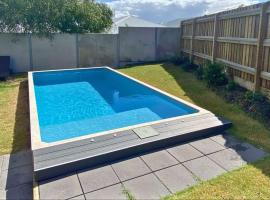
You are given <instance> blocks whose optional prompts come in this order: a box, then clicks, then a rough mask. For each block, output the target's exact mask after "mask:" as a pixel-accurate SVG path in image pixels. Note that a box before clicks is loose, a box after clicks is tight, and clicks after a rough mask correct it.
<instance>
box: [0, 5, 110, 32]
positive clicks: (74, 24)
mask: <svg viewBox="0 0 270 200" xmlns="http://www.w3.org/2000/svg"><path fill="white" fill-rule="evenodd" d="M111 25H112V11H111V9H110V8H108V6H106V5H105V4H102V3H97V2H95V1H93V0H84V1H82V0H0V32H15V33H18V32H22V33H36V34H42V35H49V34H51V33H89V32H96V33H98V32H103V31H105V30H106V29H108V28H110V26H111Z"/></svg>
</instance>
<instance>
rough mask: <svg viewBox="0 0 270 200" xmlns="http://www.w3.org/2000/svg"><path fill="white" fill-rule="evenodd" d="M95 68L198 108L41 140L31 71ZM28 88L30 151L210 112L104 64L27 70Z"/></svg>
mask: <svg viewBox="0 0 270 200" xmlns="http://www.w3.org/2000/svg"><path fill="white" fill-rule="evenodd" d="M97 68H106V69H109V70H111V71H113V72H115V73H118V74H120V75H122V76H124V77H126V78H129V79H131V80H133V81H135V82H137V83H139V84H142V85H144V86H145V87H147V88H150V89H152V90H154V91H156V92H159V93H161V94H163V95H165V96H167V97H170V98H172V99H174V100H176V101H178V102H180V103H183V104H185V105H187V106H190V107H192V108H194V109H196V110H198V112H197V113H193V114H187V115H183V116H178V117H173V118H168V119H162V120H158V121H153V122H148V123H142V124H137V125H133V126H127V127H123V128H119V129H113V130H110V131H103V132H99V133H94V134H90V135H85V136H80V137H76V138H71V139H66V140H63V141H57V142H51V143H46V142H43V141H42V140H41V136H40V128H39V121H38V113H37V105H36V97H35V91H34V81H33V73H35V72H39V73H44V72H50V71H70V70H91V69H97ZM28 85H29V86H28V88H29V109H30V132H31V149H32V151H34V150H39V149H42V148H47V147H52V146H57V145H63V144H67V143H71V142H75V141H80V140H84V139H90V138H94V137H98V136H103V135H108V134H114V133H119V132H121V131H127V130H132V129H135V128H139V127H143V126H150V125H155V124H159V123H166V122H170V121H174V120H178V119H182V120H184V119H185V118H187V117H192V116H199V115H203V114H207V113H209V114H210V113H211V112H210V111H207V110H205V109H203V108H201V107H199V106H196V105H194V104H192V103H190V102H187V101H185V100H183V99H180V98H178V97H176V96H174V95H171V94H169V93H167V92H164V91H162V90H160V89H158V88H156V87H154V86H151V85H149V84H147V83H144V82H142V81H140V80H138V79H135V78H133V77H130V76H128V75H126V74H124V73H122V72H119V71H117V70H114V69H112V68H110V67H107V66H104V67H88V68H73V69H61V70H46V71H31V72H28Z"/></svg>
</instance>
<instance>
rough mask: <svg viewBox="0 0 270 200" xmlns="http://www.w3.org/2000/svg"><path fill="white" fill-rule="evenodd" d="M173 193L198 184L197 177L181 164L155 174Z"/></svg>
mask: <svg viewBox="0 0 270 200" xmlns="http://www.w3.org/2000/svg"><path fill="white" fill-rule="evenodd" d="M155 174H156V175H157V176H158V178H159V179H160V180H161V182H162V183H164V184H165V185H166V186H167V188H169V190H170V191H171V192H172V193H175V192H178V191H181V190H183V189H185V188H188V187H190V186H192V185H194V184H196V183H197V180H196V179H195V177H194V176H193V175H192V174H191V173H190V172H189V171H188V170H187V169H186V168H185V167H184V166H183V165H181V164H179V165H175V166H172V167H169V168H166V169H163V170H160V171H157V172H155Z"/></svg>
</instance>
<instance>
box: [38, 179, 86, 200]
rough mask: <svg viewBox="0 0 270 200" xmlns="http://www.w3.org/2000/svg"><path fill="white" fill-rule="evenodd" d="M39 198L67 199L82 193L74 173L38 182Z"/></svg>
mask: <svg viewBox="0 0 270 200" xmlns="http://www.w3.org/2000/svg"><path fill="white" fill-rule="evenodd" d="M39 194H40V199H69V198H72V197H75V196H79V195H81V194H83V191H82V189H81V186H80V182H79V179H78V177H77V175H76V174H74V175H70V176H66V177H59V178H58V179H51V180H48V181H46V182H41V183H40V184H39Z"/></svg>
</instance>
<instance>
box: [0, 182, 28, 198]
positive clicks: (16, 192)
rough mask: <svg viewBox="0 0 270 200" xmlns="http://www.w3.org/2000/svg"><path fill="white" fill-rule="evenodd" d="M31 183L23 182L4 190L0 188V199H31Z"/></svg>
mask: <svg viewBox="0 0 270 200" xmlns="http://www.w3.org/2000/svg"><path fill="white" fill-rule="evenodd" d="M32 186H33V185H32V184H23V185H19V186H17V187H13V188H10V189H8V190H6V191H3V190H2V191H1V190H0V199H7V200H26V199H27V200H28V199H33V188H32Z"/></svg>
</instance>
